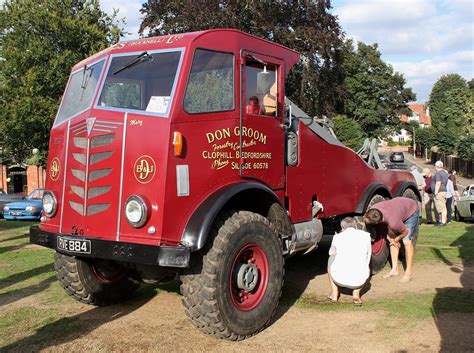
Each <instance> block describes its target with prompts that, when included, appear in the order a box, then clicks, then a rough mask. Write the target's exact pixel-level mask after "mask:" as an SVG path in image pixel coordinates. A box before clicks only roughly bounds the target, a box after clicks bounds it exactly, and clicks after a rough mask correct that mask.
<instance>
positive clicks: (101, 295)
mask: <svg viewBox="0 0 474 353" xmlns="http://www.w3.org/2000/svg"><path fill="white" fill-rule="evenodd" d="M54 269H55V270H56V274H57V276H58V279H59V282H60V284H61V286H62V287H63V288H64V290H65V291H66V292H67V293H68V294H69V295H70V296H71V297H73V298H74V299H76V300H77V301H80V302H82V303H85V304H91V305H97V306H105V305H110V304H113V303H117V302H120V301H123V300H124V299H126V298H128V297H129V296H130V295H131V294H132V293H133V292H134V291H135V290H136V289H137V288H138V282H137V281H135V280H133V279H131V278H130V276H129V272H128V270H127V269H126V268H124V267H123V266H122V265H120V264H118V263H116V262H113V261H108V260H99V259H93V260H89V261H86V260H82V259H79V258H77V257H74V256H67V255H63V254H60V253H56V254H54Z"/></svg>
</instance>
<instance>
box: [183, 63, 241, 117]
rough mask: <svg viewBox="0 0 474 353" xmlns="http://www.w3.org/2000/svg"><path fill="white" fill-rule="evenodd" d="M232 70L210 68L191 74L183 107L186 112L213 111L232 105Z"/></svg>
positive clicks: (227, 108)
mask: <svg viewBox="0 0 474 353" xmlns="http://www.w3.org/2000/svg"><path fill="white" fill-rule="evenodd" d="M233 103H234V82H233V76H232V70H222V69H221V70H212V71H204V72H195V73H193V74H191V76H190V78H189V83H188V86H187V88H186V96H185V98H184V107H185V109H186V111H187V112H190V113H199V112H215V111H223V110H229V109H232V108H233V106H234V104H233Z"/></svg>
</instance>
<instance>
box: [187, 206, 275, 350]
mask: <svg viewBox="0 0 474 353" xmlns="http://www.w3.org/2000/svg"><path fill="white" fill-rule="evenodd" d="M198 260H199V261H197V262H198V263H196V264H194V265H193V267H192V269H191V270H190V271H189V272H188V273H186V274H184V275H183V276H181V281H182V286H181V292H182V294H183V304H184V307H185V311H186V314H187V316H188V317H189V318H190V319H191V321H192V322H193V324H194V325H195V326H196V327H197V328H199V329H200V330H202V331H203V332H205V333H207V334H210V335H213V336H217V337H219V338H224V339H228V340H233V341H237V340H242V339H244V338H247V337H249V336H252V335H254V334H256V333H258V332H260V331H261V330H262V329H264V328H265V326H266V325H267V324H268V322H269V321H270V319H271V318H272V316H273V314H274V313H275V310H276V308H277V306H278V300H279V298H280V295H281V289H282V285H283V273H284V270H283V256H282V249H281V244H280V241H279V240H278V237H277V234H276V233H275V231H274V230H273V229H272V227H271V225H270V223H269V222H268V220H267V219H266V218H265V217H263V216H261V215H258V214H255V213H252V212H247V211H241V212H235V213H231V214H227V215H226V216H222V217H220V218H219V219H218V220H217V222H216V225H215V227H214V229H213V234H212V238H211V239H209V245H208V246H207V248H206V249H205V250H204V251H203V254H202V257H200V258H199V259H198Z"/></svg>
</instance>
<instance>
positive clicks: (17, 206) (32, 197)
mask: <svg viewBox="0 0 474 353" xmlns="http://www.w3.org/2000/svg"><path fill="white" fill-rule="evenodd" d="M43 192H44V189H35V190H33V191H32V192H31V194H29V195H28V196H27V197H26V198H25V199H24V200H22V201H17V202H10V203H7V204H6V205H5V207H4V208H3V218H5V219H6V220H8V221H12V220H21V219H24V220H30V221H31V220H37V219H40V217H41V211H43V201H42V199H43Z"/></svg>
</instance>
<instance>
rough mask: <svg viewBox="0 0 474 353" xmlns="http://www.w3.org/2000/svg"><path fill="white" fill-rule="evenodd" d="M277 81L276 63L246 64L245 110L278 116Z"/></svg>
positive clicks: (248, 112) (251, 112)
mask: <svg viewBox="0 0 474 353" xmlns="http://www.w3.org/2000/svg"><path fill="white" fill-rule="evenodd" d="M277 83H278V80H277V67H276V66H275V65H270V64H268V65H263V64H261V63H257V62H247V63H246V65H245V98H246V100H245V112H246V113H247V114H256V115H268V116H276V114H277V111H278V110H277V102H278V99H277V92H278V87H277Z"/></svg>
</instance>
